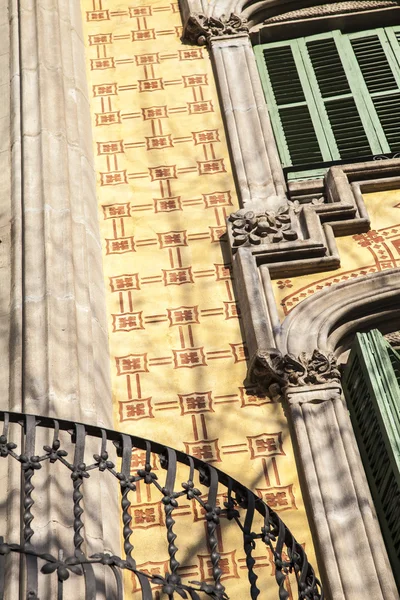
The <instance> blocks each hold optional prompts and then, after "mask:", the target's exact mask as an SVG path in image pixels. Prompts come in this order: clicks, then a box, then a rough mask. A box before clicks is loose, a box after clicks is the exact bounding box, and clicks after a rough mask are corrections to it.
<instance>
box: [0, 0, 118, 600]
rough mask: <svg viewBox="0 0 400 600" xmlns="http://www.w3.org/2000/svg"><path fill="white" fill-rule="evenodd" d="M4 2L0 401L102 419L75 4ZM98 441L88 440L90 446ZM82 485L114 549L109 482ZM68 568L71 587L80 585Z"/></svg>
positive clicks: (95, 262) (48, 534)
mask: <svg viewBox="0 0 400 600" xmlns="http://www.w3.org/2000/svg"><path fill="white" fill-rule="evenodd" d="M1 2H3V0H0V3H1ZM8 8H9V15H7V19H6V24H5V25H6V29H7V31H8V32H9V34H10V35H9V39H10V41H11V42H10V43H11V53H10V65H11V73H10V77H9V82H10V81H11V92H9V94H8V95H9V97H10V96H11V115H9V116H8V129H9V131H11V144H10V143H9V144H8V149H10V148H11V166H12V178H10V179H11V193H10V194H7V193H6V194H5V195H4V196H3V197H2V211H1V216H0V218H1V219H2V220H1V222H0V227H2V228H3V229H4V233H5V235H4V237H3V240H4V241H5V242H6V243H5V246H6V255H7V261H8V262H7V265H8V270H7V273H6V274H7V278H6V283H5V284H4V287H3V290H6V291H7V293H8V298H7V300H8V306H6V309H7V316H8V321H9V332H7V336H6V339H7V341H8V348H7V352H6V355H5V356H4V355H3V356H2V360H3V362H4V364H5V370H4V371H3V373H6V374H7V381H6V377H5V376H3V377H2V379H1V386H2V392H3V394H2V398H3V400H2V402H3V404H2V406H1V408H2V409H3V410H4V409H6V410H7V409H10V410H15V411H21V412H25V413H33V414H39V415H40V414H43V415H47V416H52V417H55V418H65V419H70V420H76V421H83V422H89V423H93V424H96V425H100V426H105V427H112V403H111V385H110V364H109V353H108V339H107V326H106V312H105V289H104V281H103V273H102V255H101V245H100V236H99V227H98V207H97V198H96V180H95V172H94V165H93V155H92V152H93V150H92V135H91V120H90V112H89V100H88V93H87V81H86V66H85V50H84V42H83V35H82V28H81V25H82V23H81V6H80V2H79V0H9V7H8ZM4 14H7V11H5V12H3V11H2V12H1V14H0V27H1V26H2V25H3V21H2V18H3V15H4ZM6 39H7V38H6ZM2 41H3V38H2ZM4 43H5V42H4ZM3 106H5V104H4V105H3V104H2V108H3ZM0 116H1V115H0ZM2 141H4V140H2ZM6 150H7V148H6ZM0 158H1V154H0ZM2 176H3V177H5V176H6V170H4V171H3V170H2ZM7 265H6V266H7ZM5 293H6V292H4V294H5ZM4 304H6V301H4ZM0 319H1V315H0ZM0 322H1V320H0ZM48 442H49V440H47V439H46V436H44V435H42V434H41V433H39V432H38V435H37V443H36V446H35V453H36V454H42V453H43V450H42V446H43V443H48ZM98 450H99V444H98V443H97V442H96V444H94V446H93V452H98ZM20 451H21V449H20ZM88 454H89V458H90V453H88ZM72 458H73V457H72V456H68V459H69V460H72ZM10 464H11V463H10ZM56 467H57V465H53V467H52V468H51V474H52V477H51V478H49V479H48V482H47V483H43V482H42V484H40V485H39V486H38V487H37V488H36V489H35V495H34V500H35V506H34V508H33V509H32V512H33V513H34V514H35V519H34V521H33V523H32V527H33V529H34V531H35V533H34V536H33V538H32V543H33V544H34V545H35V546H37V547H42V548H48V549H49V550H50V551H53V550H54V548H56V547H63V548H64V549H65V552H67V553H68V552H71V541H72V536H71V531H72V530H71V524H72V520H73V514H72V508H73V506H72V495H69V494H65V493H63V483H62V482H63V478H64V483H65V484H66V485H65V488H66V489H69V487H70V486H69V478H68V472H66V471H65V469H64V470H63V469H59V470H57V468H56ZM43 471H44V469H42V471H41V473H42V472H43ZM15 473H16V476H15ZM49 473H50V469H49ZM58 478H59V481H58ZM19 479H20V473H19V472H18V466H17V464H16V463H15V464H12V465H11V470H10V473H9V474H8V484H9V485H8V490H7V494H8V499H10V498H11V496H12V498H13V500H12V502H11V501H10V502H8V515H7V531H2V534H3V535H4V536H5V538H6V539H7V541H9V542H19V540H18V539H16V536H17V537H18V533H17V532H18V530H19V526H20V514H19V510H18V505H17V500H18V496H17V490H18V489H19V483H20V481H19ZM89 488H90V492H89V494H87V495H86V498H85V508H86V509H89V510H88V512H87V513H86V514H87V518H86V523H85V532H84V535H85V536H86V544H87V550H88V554H91V553H93V552H94V551H103V550H104V548H106V549H108V550H112V551H114V552H117V553H119V542H120V539H119V536H120V532H119V514H118V508H117V500H118V498H117V488H116V487H114V488H113V490H112V491H115V494H114V495H113V494H112V491H111V490H110V489H109V488H108V486H107V485H106V481H105V478H104V477H98V478H96V477H94V478H93V483H92V484H91V486H89ZM104 540H106V541H105V542H104ZM39 568H40V565H39ZM79 579H80V581H79V583H78V584H77V585H78V587H77V589H76V594H77V596H80V595H83V593H81V591H78V588H79V586H80V585H82V584H83V581H81V580H83V578H79ZM39 581H42V583H40V586H39V597H40V598H41V599H42V600H47V599H49V600H50V598H54V597H55V596H56V591H55V590H54V589H52V587H51V586H49V585H48V581H49V580H47V582H46V583H44V580H43V578H41V577H40V576H39ZM24 585H25V583H24V581H23V578H21V573H20V572H19V569H18V568H16V569H15V570H14V571H13V572H12V573H11V572H10V577H9V578H8V583H7V586H8V587H7V592H6V598H7V599H8V598H9V599H10V600H11V599H14V598H16V597H17V596H18V591H17V590H18V588H19V587H20V586H21V592H20V593H21V594H22V595H24V594H25V592H24V590H23V588H24ZM106 588H107V585H106V584H105V583H104V582H103V583H102V582H100V583H99V589H100V590H101V591H102V593H103V596H104V598H107V599H108V598H110V599H111V598H113V593H114V592H113V591H110V590H107V589H106ZM79 590H80V588H79ZM7 594H8V595H7Z"/></svg>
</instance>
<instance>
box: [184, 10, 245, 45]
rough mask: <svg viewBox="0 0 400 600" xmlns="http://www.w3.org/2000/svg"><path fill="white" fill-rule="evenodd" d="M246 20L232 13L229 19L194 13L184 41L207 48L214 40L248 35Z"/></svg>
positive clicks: (189, 21)
mask: <svg viewBox="0 0 400 600" xmlns="http://www.w3.org/2000/svg"><path fill="white" fill-rule="evenodd" d="M248 33H249V28H248V27H247V25H246V19H244V18H242V17H239V16H238V15H235V14H234V13H231V14H230V15H229V17H224V16H221V17H220V18H218V19H217V18H216V17H206V16H205V15H203V14H202V13H192V14H191V15H190V16H189V18H188V20H187V22H186V25H185V28H184V31H183V35H182V39H183V40H185V41H187V42H191V43H192V44H197V45H198V46H205V45H206V44H209V43H210V41H211V40H212V39H213V38H221V37H231V36H236V35H243V34H248Z"/></svg>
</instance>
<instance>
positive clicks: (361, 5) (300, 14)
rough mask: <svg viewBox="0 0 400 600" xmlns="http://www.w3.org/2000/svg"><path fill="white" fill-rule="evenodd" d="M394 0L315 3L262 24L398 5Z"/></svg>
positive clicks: (279, 15) (271, 18)
mask: <svg viewBox="0 0 400 600" xmlns="http://www.w3.org/2000/svg"><path fill="white" fill-rule="evenodd" d="M398 6H399V5H398V3H397V2H396V1H395V0H353V1H351V0H350V1H345V2H332V3H330V4H322V3H321V4H317V5H315V6H308V7H306V8H299V9H298V10H291V11H288V12H284V13H282V14H278V15H276V16H274V17H270V18H269V19H266V20H265V21H264V24H265V25H267V24H270V23H284V22H286V21H299V20H302V19H314V18H315V17H324V16H327V15H338V14H345V13H357V12H363V11H367V10H377V9H379V8H394V7H398Z"/></svg>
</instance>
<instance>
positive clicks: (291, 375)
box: [252, 349, 340, 390]
mask: <svg viewBox="0 0 400 600" xmlns="http://www.w3.org/2000/svg"><path fill="white" fill-rule="evenodd" d="M252 379H253V381H254V382H255V383H257V384H258V385H259V387H260V388H261V389H262V390H268V389H269V387H270V386H271V384H273V383H277V384H278V385H279V386H280V387H281V388H288V387H289V388H292V387H299V386H309V385H313V386H315V385H322V384H326V383H332V382H336V383H339V382H340V371H339V368H338V365H337V362H336V359H335V356H334V355H333V354H331V353H329V354H325V353H324V352H321V351H320V350H318V349H315V350H314V352H313V353H312V354H307V353H306V352H302V353H301V354H300V355H299V356H298V357H295V356H294V355H293V354H286V355H283V354H281V353H280V352H279V350H276V349H271V350H269V351H263V352H260V353H259V354H258V355H257V356H256V358H255V361H254V364H253V368H252Z"/></svg>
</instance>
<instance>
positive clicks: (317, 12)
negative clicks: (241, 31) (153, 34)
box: [193, 0, 399, 26]
mask: <svg viewBox="0 0 400 600" xmlns="http://www.w3.org/2000/svg"><path fill="white" fill-rule="evenodd" d="M195 4H197V3H195ZM203 5H204V6H203ZM396 7H399V2H398V1H397V0H347V1H343V2H336V1H332V0H327V1H326V2H322V1H321V0H279V1H277V0H211V2H210V3H209V4H208V6H206V5H205V3H204V2H198V6H196V7H195V8H196V10H199V9H200V12H204V13H205V14H206V15H207V16H209V17H211V16H212V17H215V18H220V17H224V16H225V17H228V16H229V15H230V14H231V13H235V14H236V15H238V16H241V17H242V18H246V19H247V20H248V21H249V23H250V26H254V25H256V24H259V23H261V22H262V21H264V20H266V19H271V20H272V19H273V20H278V19H279V21H282V20H285V19H286V18H288V17H289V18H291V19H294V20H296V19H304V18H307V17H308V18H312V17H313V16H324V15H327V14H339V13H340V14H343V13H355V12H361V11H366V10H379V9H387V8H396ZM193 8H194V7H193Z"/></svg>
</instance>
